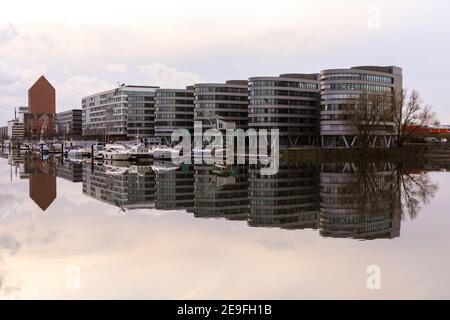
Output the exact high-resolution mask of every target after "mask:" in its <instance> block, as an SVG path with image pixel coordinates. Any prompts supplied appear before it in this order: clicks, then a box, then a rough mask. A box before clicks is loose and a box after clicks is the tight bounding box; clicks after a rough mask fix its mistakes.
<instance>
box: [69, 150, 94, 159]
mask: <svg viewBox="0 0 450 320" xmlns="http://www.w3.org/2000/svg"><path fill="white" fill-rule="evenodd" d="M87 155H89V151H87V150H86V149H85V148H71V149H69V150H68V151H67V156H68V157H69V158H82V157H84V156H87Z"/></svg>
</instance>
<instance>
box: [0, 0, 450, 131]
mask: <svg viewBox="0 0 450 320" xmlns="http://www.w3.org/2000/svg"><path fill="white" fill-rule="evenodd" d="M448 12H450V3H449V2H448V1H445V0H435V1H425V0H396V1H389V0H386V1H384V0H371V1H366V0H362V1H348V0H341V1H335V0H320V1H306V0H278V1H273V0H271V1H266V0H255V1H253V0H247V1H242V0H226V1H225V0H214V1H211V0H209V1H208V0H190V1H175V0H165V1H148V0H147V1H138V0H128V1H117V0H108V1H98V0H97V1H93V0H89V1H87V0H78V1H71V2H66V1H51V0H41V1H25V0H16V1H7V2H4V3H2V9H1V10H0V123H1V125H4V123H5V122H6V120H8V119H9V118H11V117H12V115H13V110H14V107H15V106H20V105H26V104H27V88H28V87H29V86H31V85H32V84H33V82H34V81H35V80H36V79H37V77H38V76H39V75H41V74H45V75H46V76H47V78H48V79H49V80H50V81H51V82H52V83H53V85H54V86H55V87H56V90H57V102H58V104H57V111H63V110H67V109H71V108H79V107H80V100H81V98H82V97H83V96H86V95H89V94H91V93H94V92H96V91H98V90H103V89H107V88H111V87H113V86H115V85H116V84H117V82H121V83H127V84H146V85H159V86H161V87H183V86H185V85H188V84H191V83H193V82H198V81H224V80H226V79H240V78H242V79H245V78H248V77H250V76H259V75H277V74H280V73H287V72H305V73H309V72H318V71H320V70H321V69H326V68H335V67H351V66H354V65H367V64H371V65H397V66H400V67H402V68H403V70H404V84H405V87H407V88H409V89H411V88H414V89H418V90H419V91H420V92H421V94H422V97H423V99H424V100H425V102H427V103H429V104H431V105H432V106H433V107H434V109H435V111H436V112H437V114H438V116H439V118H440V119H441V122H442V123H448V124H450V108H449V107H448V99H445V90H442V89H441V85H443V84H444V83H445V82H446V81H447V77H446V74H449V73H450V61H449V59H448V51H449V48H450V43H449V41H448V33H449V29H450V27H449V22H448Z"/></svg>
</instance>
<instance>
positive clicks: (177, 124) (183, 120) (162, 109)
mask: <svg viewBox="0 0 450 320" xmlns="http://www.w3.org/2000/svg"><path fill="white" fill-rule="evenodd" d="M176 129H187V130H189V132H190V133H191V134H192V132H193V130H194V88H193V87H187V88H186V89H158V90H156V98H155V136H156V137H159V138H161V141H162V142H163V143H165V144H167V145H170V144H171V143H172V141H171V135H172V132H173V131H174V130H176Z"/></svg>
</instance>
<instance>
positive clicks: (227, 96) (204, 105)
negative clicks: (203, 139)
mask: <svg viewBox="0 0 450 320" xmlns="http://www.w3.org/2000/svg"><path fill="white" fill-rule="evenodd" d="M194 91H195V94H194V96H195V109H194V120H195V121H201V122H202V126H203V130H205V129H209V128H217V129H222V130H224V129H227V128H230V129H232V128H241V129H243V130H246V129H247V127H248V81H247V80H229V81H226V82H225V83H198V84H195V85H194Z"/></svg>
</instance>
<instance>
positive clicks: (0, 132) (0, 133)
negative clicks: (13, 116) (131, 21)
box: [0, 126, 8, 140]
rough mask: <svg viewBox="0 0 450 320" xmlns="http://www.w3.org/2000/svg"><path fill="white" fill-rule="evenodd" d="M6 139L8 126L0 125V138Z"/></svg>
mask: <svg viewBox="0 0 450 320" xmlns="http://www.w3.org/2000/svg"><path fill="white" fill-rule="evenodd" d="M7 139H8V126H3V127H0V140H7Z"/></svg>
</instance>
